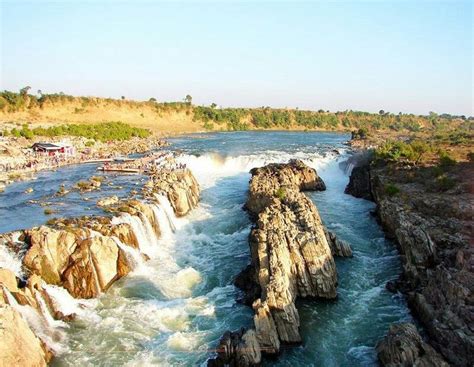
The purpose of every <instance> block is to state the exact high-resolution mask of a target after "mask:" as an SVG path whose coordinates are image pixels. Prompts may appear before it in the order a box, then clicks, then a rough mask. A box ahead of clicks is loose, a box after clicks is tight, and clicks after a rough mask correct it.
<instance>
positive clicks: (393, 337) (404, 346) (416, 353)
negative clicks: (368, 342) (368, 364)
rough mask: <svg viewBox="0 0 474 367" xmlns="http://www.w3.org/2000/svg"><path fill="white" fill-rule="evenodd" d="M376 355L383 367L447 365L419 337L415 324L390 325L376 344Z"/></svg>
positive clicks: (443, 366) (445, 366)
mask: <svg viewBox="0 0 474 367" xmlns="http://www.w3.org/2000/svg"><path fill="white" fill-rule="evenodd" d="M376 349H377V355H378V358H379V360H380V362H381V364H382V366H384V367H405V366H406V367H409V366H419V367H448V366H449V364H448V363H446V361H445V360H444V359H443V357H442V356H441V355H440V354H439V353H438V352H436V351H435V350H434V348H433V347H431V346H430V345H429V344H427V343H425V342H424V341H423V339H422V338H421V336H420V334H419V333H418V330H417V329H416V327H415V325H413V324H409V323H404V324H394V325H392V326H390V330H389V331H388V334H387V336H386V337H385V338H384V339H383V340H382V341H381V342H380V343H379V344H378V345H377V348H376Z"/></svg>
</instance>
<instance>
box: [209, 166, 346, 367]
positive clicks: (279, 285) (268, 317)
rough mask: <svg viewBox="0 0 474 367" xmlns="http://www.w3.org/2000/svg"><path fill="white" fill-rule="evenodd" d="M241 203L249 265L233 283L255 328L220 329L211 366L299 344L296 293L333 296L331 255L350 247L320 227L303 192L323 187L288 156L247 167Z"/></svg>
mask: <svg viewBox="0 0 474 367" xmlns="http://www.w3.org/2000/svg"><path fill="white" fill-rule="evenodd" d="M251 175H252V179H251V181H250V189H249V194H248V199H247V203H246V209H247V210H248V212H249V215H250V217H251V218H252V219H253V220H254V223H255V225H254V228H253V229H252V231H251V233H250V237H249V245H250V253H251V263H250V265H249V266H248V267H247V268H246V269H245V270H244V271H243V272H242V273H241V274H240V275H239V276H238V278H237V279H236V285H237V286H239V287H241V288H242V289H243V290H244V291H245V293H246V296H245V301H246V302H247V303H248V304H251V305H252V308H253V310H254V313H255V315H254V326H255V330H252V329H251V330H247V331H246V330H241V331H239V332H234V333H231V332H229V333H226V334H225V335H224V336H223V338H222V339H221V341H220V344H219V348H218V350H220V351H221V352H219V353H218V356H217V357H216V358H215V359H212V360H210V361H209V365H210V366H223V365H226V364H230V365H234V366H251V365H257V364H259V363H260V362H261V356H262V354H264V355H278V354H279V353H280V349H281V346H282V345H285V344H286V345H288V344H300V343H302V341H303V339H302V337H301V334H300V318H299V314H298V310H297V308H296V305H295V301H296V299H297V298H315V299H317V298H322V299H335V298H336V296H337V291H336V286H337V272H336V265H335V263H334V259H333V254H334V253H337V255H342V256H351V250H350V247H349V246H348V245H347V244H346V243H344V242H342V241H338V240H337V239H336V237H335V236H334V235H333V234H330V233H329V232H328V231H327V230H326V229H325V228H324V226H323V224H322V222H321V218H320V216H319V213H318V210H317V208H316V206H315V205H314V204H313V202H312V201H311V200H310V199H309V198H308V197H307V196H306V195H305V194H304V193H303V192H302V191H308V190H312V191H316V190H325V189H326V186H325V184H324V182H323V180H322V179H321V178H320V177H319V176H318V175H317V173H316V170H314V169H312V168H310V167H308V166H306V165H305V164H304V163H303V162H301V161H298V160H294V161H290V163H287V164H269V165H267V166H264V167H262V168H255V169H253V170H251Z"/></svg>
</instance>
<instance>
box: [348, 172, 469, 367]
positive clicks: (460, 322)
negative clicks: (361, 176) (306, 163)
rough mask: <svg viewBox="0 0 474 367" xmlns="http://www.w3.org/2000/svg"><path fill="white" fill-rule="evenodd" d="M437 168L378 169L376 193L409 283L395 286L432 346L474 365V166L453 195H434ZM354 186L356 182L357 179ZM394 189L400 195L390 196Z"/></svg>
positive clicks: (373, 176) (458, 362) (459, 178)
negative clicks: (473, 292)
mask: <svg viewBox="0 0 474 367" xmlns="http://www.w3.org/2000/svg"><path fill="white" fill-rule="evenodd" d="M430 170H432V168H431V167H416V168H412V167H404V166H394V165H380V164H379V165H374V164H373V165H371V166H370V182H369V187H370V191H371V194H372V197H373V199H374V201H375V202H376V204H377V214H378V217H379V219H380V222H381V224H382V226H383V228H384V229H385V231H386V233H387V235H388V236H390V237H391V238H393V239H395V240H396V242H397V245H398V249H399V252H400V254H401V258H402V263H403V275H402V277H401V278H400V280H399V281H398V282H396V283H392V284H390V286H391V287H392V288H393V287H394V286H395V285H396V286H397V287H398V289H399V290H400V291H402V292H403V293H404V294H405V295H406V297H407V300H408V303H409V305H410V307H411V309H412V310H413V312H414V314H415V316H417V317H418V319H419V320H420V321H421V323H422V324H423V326H424V328H425V330H426V332H427V334H428V336H429V342H430V344H431V345H432V346H433V347H435V349H436V350H438V351H439V352H441V354H442V355H443V356H444V358H445V359H446V360H447V361H448V362H449V363H450V364H452V365H455V366H469V365H471V362H472V361H473V360H474V327H473V325H474V302H473V299H474V298H473V294H472V290H473V289H474V256H473V255H474V246H473V242H472V233H473V220H472V218H473V217H472V213H473V212H474V204H473V203H474V195H473V193H474V191H473V190H472V182H474V177H473V176H474V174H473V173H474V164H473V163H466V164H459V165H457V166H456V167H453V168H451V172H450V173H449V174H450V175H451V177H453V178H452V179H453V180H455V181H454V182H457V185H456V188H455V189H453V190H447V191H439V190H433V189H432V187H431V186H430V185H431V184H432V180H433V177H432V174H431V173H430V172H431V171H430ZM351 180H353V177H352V176H351ZM388 185H392V186H396V187H397V188H398V190H399V192H398V193H396V194H392V195H390V194H389V193H387V190H386V187H387V186H388Z"/></svg>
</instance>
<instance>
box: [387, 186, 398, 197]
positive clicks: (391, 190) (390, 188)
mask: <svg viewBox="0 0 474 367" xmlns="http://www.w3.org/2000/svg"><path fill="white" fill-rule="evenodd" d="M399 192H400V189H399V188H398V187H397V186H395V185H394V184H391V183H390V184H387V185H385V193H386V194H387V195H388V196H394V195H396V194H398V193H399Z"/></svg>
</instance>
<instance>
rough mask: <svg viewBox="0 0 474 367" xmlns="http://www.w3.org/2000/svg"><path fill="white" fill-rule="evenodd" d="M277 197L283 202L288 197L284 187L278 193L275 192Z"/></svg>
mask: <svg viewBox="0 0 474 367" xmlns="http://www.w3.org/2000/svg"><path fill="white" fill-rule="evenodd" d="M275 197H277V198H278V199H280V200H283V199H284V198H285V197H286V190H285V189H284V188H283V187H280V188H279V189H278V190H277V191H276V192H275Z"/></svg>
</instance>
